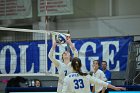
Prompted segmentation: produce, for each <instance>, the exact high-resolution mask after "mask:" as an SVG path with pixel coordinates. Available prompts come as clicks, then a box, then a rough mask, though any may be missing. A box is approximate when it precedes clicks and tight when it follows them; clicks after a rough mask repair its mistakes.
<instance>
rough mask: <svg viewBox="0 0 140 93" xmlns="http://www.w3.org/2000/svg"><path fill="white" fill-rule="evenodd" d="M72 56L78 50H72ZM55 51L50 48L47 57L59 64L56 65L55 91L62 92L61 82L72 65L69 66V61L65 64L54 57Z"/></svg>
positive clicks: (70, 70) (75, 55) (76, 53)
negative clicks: (56, 81) (57, 77)
mask: <svg viewBox="0 0 140 93" xmlns="http://www.w3.org/2000/svg"><path fill="white" fill-rule="evenodd" d="M73 53H74V57H78V52H77V50H75V51H73ZM54 56H55V51H54V50H53V49H52V48H51V50H50V52H49V58H50V60H51V61H52V62H54V63H57V64H59V66H58V67H57V69H58V74H59V75H58V76H59V80H58V86H57V93H62V87H63V82H64V78H65V76H66V75H68V74H70V73H71V72H72V67H71V62H69V63H68V64H67V65H66V64H64V63H63V62H62V61H60V60H57V59H56V58H55V57H54Z"/></svg>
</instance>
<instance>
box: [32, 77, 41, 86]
mask: <svg viewBox="0 0 140 93" xmlns="http://www.w3.org/2000/svg"><path fill="white" fill-rule="evenodd" d="M34 81H35V87H42V84H41V81H40V80H39V79H35V80H34Z"/></svg>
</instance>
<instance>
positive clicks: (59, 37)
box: [56, 33, 66, 44]
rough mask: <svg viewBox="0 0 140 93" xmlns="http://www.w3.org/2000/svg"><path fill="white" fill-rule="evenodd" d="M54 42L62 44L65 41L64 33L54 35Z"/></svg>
mask: <svg viewBox="0 0 140 93" xmlns="http://www.w3.org/2000/svg"><path fill="white" fill-rule="evenodd" d="M56 43H58V44H64V43H66V35H64V34H62V33H59V34H58V35H57V36H56Z"/></svg>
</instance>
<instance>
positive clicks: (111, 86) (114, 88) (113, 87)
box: [107, 84, 117, 90]
mask: <svg viewBox="0 0 140 93" xmlns="http://www.w3.org/2000/svg"><path fill="white" fill-rule="evenodd" d="M107 88H111V89H113V90H117V89H116V87H115V86H113V85H111V84H108V86H107Z"/></svg>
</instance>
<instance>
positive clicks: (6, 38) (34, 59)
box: [0, 27, 67, 76]
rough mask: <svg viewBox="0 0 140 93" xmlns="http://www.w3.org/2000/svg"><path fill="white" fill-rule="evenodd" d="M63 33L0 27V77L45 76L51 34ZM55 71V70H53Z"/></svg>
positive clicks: (48, 71)
mask: <svg viewBox="0 0 140 93" xmlns="http://www.w3.org/2000/svg"><path fill="white" fill-rule="evenodd" d="M59 32H65V33H67V30H60V31H47V30H30V29H17V28H5V27H0V76H46V75H52V73H53V72H50V69H52V67H51V65H52V64H51V63H48V51H49V50H48V46H51V45H49V44H51V42H52V41H51V40H50V41H49V39H50V38H51V34H52V33H59ZM53 69H55V68H53ZM51 71H53V70H51Z"/></svg>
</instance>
